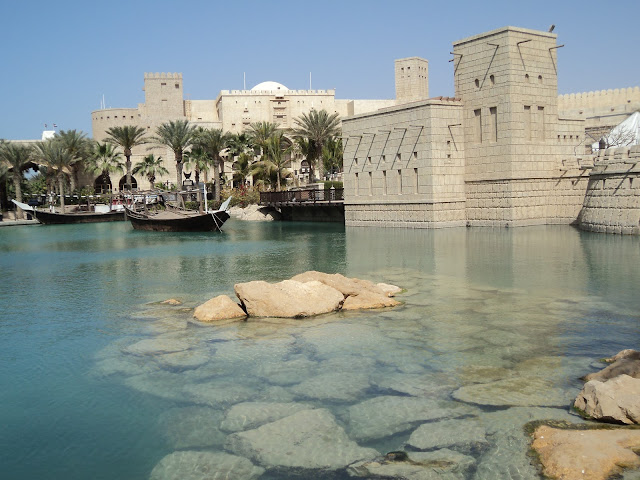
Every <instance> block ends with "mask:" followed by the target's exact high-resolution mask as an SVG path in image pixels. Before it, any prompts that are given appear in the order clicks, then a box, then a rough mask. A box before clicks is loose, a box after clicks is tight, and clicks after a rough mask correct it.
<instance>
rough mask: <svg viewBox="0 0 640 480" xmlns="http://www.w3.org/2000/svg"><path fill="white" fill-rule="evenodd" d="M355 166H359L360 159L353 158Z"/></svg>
mask: <svg viewBox="0 0 640 480" xmlns="http://www.w3.org/2000/svg"><path fill="white" fill-rule="evenodd" d="M353 164H354V165H355V166H358V159H357V158H355V157H354V158H353Z"/></svg>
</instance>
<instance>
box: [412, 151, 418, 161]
mask: <svg viewBox="0 0 640 480" xmlns="http://www.w3.org/2000/svg"><path fill="white" fill-rule="evenodd" d="M413 159H414V160H417V159H418V152H413Z"/></svg>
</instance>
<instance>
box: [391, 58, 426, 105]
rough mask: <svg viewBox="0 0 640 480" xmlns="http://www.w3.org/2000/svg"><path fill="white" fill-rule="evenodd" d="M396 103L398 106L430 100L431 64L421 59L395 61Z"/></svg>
mask: <svg viewBox="0 0 640 480" xmlns="http://www.w3.org/2000/svg"><path fill="white" fill-rule="evenodd" d="M395 80H396V102H397V103H398V104H401V103H407V102H415V101H418V100H426V99H427V98H429V62H428V61H427V60H426V59H424V58H420V57H409V58H400V59H398V60H396V61H395Z"/></svg>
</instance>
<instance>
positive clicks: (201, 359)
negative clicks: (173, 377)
mask: <svg viewBox="0 0 640 480" xmlns="http://www.w3.org/2000/svg"><path fill="white" fill-rule="evenodd" d="M210 359H211V355H210V354H209V352H208V351H207V350H204V349H199V350H185V351H183V352H175V353H167V354H164V355H156V356H155V358H154V360H155V361H156V362H158V364H160V365H161V366H163V367H164V368H169V369H171V368H177V369H189V368H198V367H199V366H201V365H204V364H205V363H207V362H208V361H209V360H210Z"/></svg>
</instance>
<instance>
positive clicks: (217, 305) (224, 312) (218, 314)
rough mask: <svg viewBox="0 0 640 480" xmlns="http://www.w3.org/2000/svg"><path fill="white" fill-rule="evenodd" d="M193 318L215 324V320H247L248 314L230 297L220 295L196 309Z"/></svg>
mask: <svg viewBox="0 0 640 480" xmlns="http://www.w3.org/2000/svg"><path fill="white" fill-rule="evenodd" d="M193 316H194V318H197V319H198V320H200V321H201V322H213V321H215V320H228V319H231V318H245V317H246V316H247V314H246V312H245V311H244V310H242V308H240V305H238V304H237V303H236V302H234V301H233V300H231V299H230V298H229V297H228V296H226V295H219V296H217V297H215V298H212V299H211V300H209V301H207V302H204V303H203V304H202V305H200V306H198V307H196V309H195V311H194V312H193Z"/></svg>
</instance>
